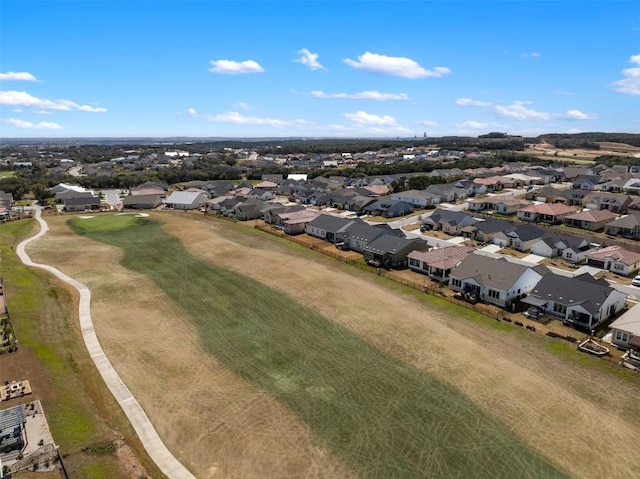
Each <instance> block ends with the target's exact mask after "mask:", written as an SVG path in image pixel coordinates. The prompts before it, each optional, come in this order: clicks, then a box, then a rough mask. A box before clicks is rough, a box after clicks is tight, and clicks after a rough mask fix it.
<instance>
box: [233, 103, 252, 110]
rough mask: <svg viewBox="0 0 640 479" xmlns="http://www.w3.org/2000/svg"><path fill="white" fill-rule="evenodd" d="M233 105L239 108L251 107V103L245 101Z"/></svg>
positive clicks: (246, 108)
mask: <svg viewBox="0 0 640 479" xmlns="http://www.w3.org/2000/svg"><path fill="white" fill-rule="evenodd" d="M233 107H234V108H237V109H238V110H248V109H249V105H247V104H246V103H245V102H243V101H241V102H238V103H236V104H235V105H233Z"/></svg>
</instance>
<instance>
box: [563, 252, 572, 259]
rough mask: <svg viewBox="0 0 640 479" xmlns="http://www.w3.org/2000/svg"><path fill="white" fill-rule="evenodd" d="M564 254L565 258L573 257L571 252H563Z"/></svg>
mask: <svg viewBox="0 0 640 479" xmlns="http://www.w3.org/2000/svg"><path fill="white" fill-rule="evenodd" d="M564 255H565V256H566V258H567V259H571V258H573V253H565V254H564Z"/></svg>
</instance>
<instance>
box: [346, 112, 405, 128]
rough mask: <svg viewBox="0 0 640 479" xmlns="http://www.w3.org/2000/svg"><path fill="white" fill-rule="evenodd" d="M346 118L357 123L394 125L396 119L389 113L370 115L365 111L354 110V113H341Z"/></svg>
mask: <svg viewBox="0 0 640 479" xmlns="http://www.w3.org/2000/svg"><path fill="white" fill-rule="evenodd" d="M343 116H344V117H345V118H346V119H347V120H349V121H352V122H353V123H357V124H358V125H383V126H396V125H397V122H396V120H395V119H394V118H393V117H392V116H389V115H372V114H370V113H367V112H365V111H362V110H360V111H356V112H354V113H345V114H344V115H343Z"/></svg>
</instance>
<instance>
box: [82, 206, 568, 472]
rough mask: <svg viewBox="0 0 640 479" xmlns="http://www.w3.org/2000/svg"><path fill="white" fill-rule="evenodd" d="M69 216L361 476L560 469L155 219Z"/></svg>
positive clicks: (451, 395) (421, 375) (436, 384)
mask: <svg viewBox="0 0 640 479" xmlns="http://www.w3.org/2000/svg"><path fill="white" fill-rule="evenodd" d="M133 218H134V217H133V216H100V217H96V218H92V219H90V220H74V221H72V222H71V226H72V228H73V229H74V231H76V233H78V234H80V235H86V236H89V237H90V238H92V239H96V240H99V241H102V242H106V243H108V244H111V245H115V246H117V247H119V248H121V249H122V250H123V252H124V254H123V257H122V260H121V261H122V264H123V265H125V266H126V267H127V268H130V269H132V270H134V271H135V272H137V273H141V274H144V275H148V276H149V277H150V278H152V280H153V281H154V282H155V283H156V284H157V286H159V288H160V289H161V290H162V291H163V292H164V293H165V294H166V295H167V297H169V298H170V299H171V300H172V301H173V302H174V303H175V304H176V305H179V306H180V307H181V308H182V309H184V311H185V312H186V314H187V315H188V317H189V318H190V319H191V320H192V321H193V323H194V325H195V326H196V328H197V331H198V334H199V336H200V339H201V341H202V344H203V345H204V348H205V349H206V350H207V351H208V352H209V353H210V354H212V355H214V356H215V357H216V358H217V359H218V360H219V361H221V362H222V363H224V364H225V365H226V366H227V367H228V368H230V369H231V370H232V371H234V372H235V373H236V374H238V375H239V376H241V377H243V378H245V379H247V380H249V381H251V382H252V383H254V384H255V385H257V386H258V387H260V388H261V389H264V390H265V391H267V392H268V393H269V394H270V395H272V396H274V397H276V398H277V399H278V400H280V401H281V402H283V403H284V404H286V405H287V406H288V408H290V409H291V410H292V411H293V412H294V413H295V414H296V415H297V416H298V417H300V418H301V419H302V420H303V421H304V423H306V424H307V425H308V426H309V427H310V429H311V430H312V431H313V433H314V434H315V435H316V436H317V437H319V438H320V439H321V440H322V442H323V443H325V444H326V445H327V446H328V447H329V449H330V450H331V451H332V452H333V453H334V454H335V455H337V456H339V457H340V458H342V460H344V462H345V463H346V464H347V465H348V466H349V468H350V469H352V470H353V471H354V472H355V473H356V474H357V475H361V476H363V477H380V478H387V477H425V475H426V476H428V477H451V476H465V475H469V474H472V475H473V476H474V477H563V476H565V473H564V472H563V471H562V470H560V469H559V468H558V467H556V466H555V465H553V464H551V462H550V461H548V460H547V459H545V458H544V457H543V456H542V455H540V454H538V453H536V452H535V451H533V450H532V449H531V448H530V447H529V446H527V445H526V444H525V443H524V442H523V441H521V440H520V439H519V438H517V437H516V436H514V435H513V434H512V433H511V432H509V431H508V430H507V429H506V428H505V427H504V426H503V425H502V424H500V423H499V422H498V421H496V420H495V419H494V418H493V417H491V416H490V415H489V414H487V413H486V412H485V411H483V410H482V409H481V408H479V407H478V406H477V405H476V404H475V403H474V402H472V401H471V400H469V398H467V397H466V396H465V395H464V394H462V393H461V392H460V391H458V390H456V389H455V388H453V387H451V386H450V385H448V384H446V383H444V382H442V381H440V380H438V379H436V378H435V377H433V376H431V375H429V374H426V373H425V372H424V371H421V370H419V369H417V368H415V367H414V366H412V365H409V364H407V363H405V362H402V361H400V360H398V359H397V358H395V357H393V356H390V355H389V354H387V353H385V352H383V351H381V350H380V349H378V348H376V347H375V346H373V345H372V344H370V343H368V342H366V341H364V340H362V339H361V338H360V337H359V336H357V335H355V334H353V333H352V332H351V331H349V330H347V329H345V328H343V327H341V326H339V325H338V324H336V323H335V322H333V321H331V320H329V319H328V318H326V317H323V316H322V315H320V314H318V312H316V311H314V310H311V309H309V308H307V307H305V306H303V305H301V304H299V303H298V302H296V301H294V300H292V299H291V298H290V297H288V296H287V295H285V294H283V293H282V292H280V291H277V290H275V289H273V288H270V287H267V286H265V285H263V284H261V283H259V282H257V281H254V280H252V279H250V278H248V277H246V276H244V275H240V274H238V273H235V272H232V271H229V270H226V269H222V268H216V267H213V266H212V265H210V264H208V263H205V262H203V261H201V260H199V259H198V258H196V257H194V256H193V255H191V254H190V253H188V252H187V251H186V250H185V249H184V247H183V246H182V244H181V243H180V241H179V240H177V239H176V238H174V237H172V236H170V235H168V234H166V233H165V232H164V231H163V230H162V229H161V227H160V226H161V225H160V223H159V222H157V221H155V220H152V219H148V218H136V219H133Z"/></svg>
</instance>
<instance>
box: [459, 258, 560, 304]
mask: <svg viewBox="0 0 640 479" xmlns="http://www.w3.org/2000/svg"><path fill="white" fill-rule="evenodd" d="M546 270H547V268H546V267H545V266H536V267H535V268H531V267H529V266H525V265H523V264H519V263H514V262H511V261H509V260H507V259H506V258H504V257H500V258H494V257H491V256H485V255H481V254H470V255H469V256H467V257H466V258H465V259H464V260H462V262H460V264H458V265H457V266H456V267H455V268H454V269H453V270H452V271H451V274H450V275H449V287H450V288H451V289H452V290H454V291H459V292H461V293H463V294H465V295H468V297H469V298H470V299H472V300H474V299H475V300H478V301H484V302H486V303H491V304H495V305H497V306H501V307H508V306H509V305H510V304H511V303H512V302H513V301H515V300H516V299H518V298H519V297H520V296H521V295H523V294H526V293H528V292H529V291H531V290H532V289H533V288H534V286H535V285H536V284H537V283H538V281H540V279H541V278H542V274H541V272H544V271H546ZM539 271H540V272H539Z"/></svg>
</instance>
